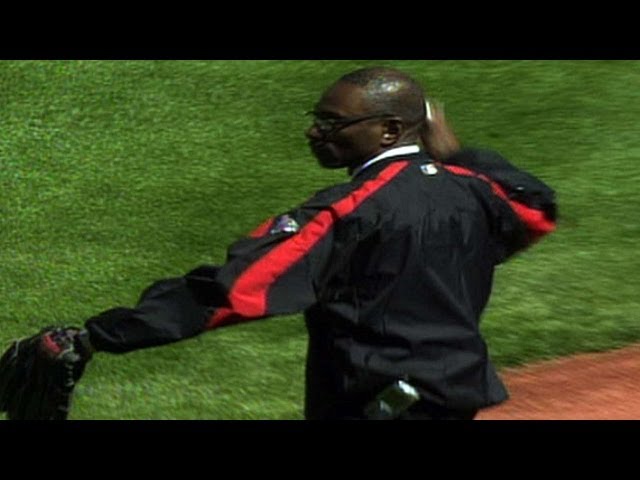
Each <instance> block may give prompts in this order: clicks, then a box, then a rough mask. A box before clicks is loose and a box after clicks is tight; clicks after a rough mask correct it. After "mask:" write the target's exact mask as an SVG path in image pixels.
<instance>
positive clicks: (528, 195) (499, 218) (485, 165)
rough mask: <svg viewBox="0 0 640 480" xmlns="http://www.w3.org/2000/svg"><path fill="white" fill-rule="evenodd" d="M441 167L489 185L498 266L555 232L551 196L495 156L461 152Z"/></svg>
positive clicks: (547, 189)
mask: <svg viewBox="0 0 640 480" xmlns="http://www.w3.org/2000/svg"><path fill="white" fill-rule="evenodd" d="M443 163H444V166H445V168H447V169H448V170H450V171H452V172H453V173H458V174H463V175H472V176H476V177H477V178H479V179H481V180H483V181H485V182H486V183H488V184H489V185H490V187H491V189H492V191H493V194H494V199H493V200H494V202H493V203H494V206H493V211H494V213H495V215H494V216H495V220H496V222H495V228H494V230H495V234H496V239H497V242H498V243H499V246H500V247H501V248H500V250H501V252H500V254H499V262H500V261H504V260H505V259H507V258H509V257H510V256H511V255H513V254H515V253H517V252H519V251H521V250H523V249H525V248H527V247H529V246H530V245H532V244H533V243H535V242H537V241H538V240H539V239H541V238H542V237H544V236H545V235H548V234H549V233H551V232H553V231H554V230H555V229H556V220H557V206H556V198H555V192H554V191H553V190H552V189H551V188H550V187H549V186H548V185H546V184H545V183H544V182H542V181H541V180H540V179H538V178H536V177H534V176H533V175H531V174H530V173H527V172H525V171H523V170H521V169H518V168H516V167H515V166H514V165H512V164H511V163H509V161H508V160H506V159H505V158H504V157H502V156H501V155H499V154H498V153H496V152H493V151H490V150H473V149H463V150H461V151H460V152H458V153H456V154H454V155H452V156H451V157H449V158H448V159H446V161H445V162H443Z"/></svg>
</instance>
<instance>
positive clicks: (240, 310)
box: [208, 161, 409, 328]
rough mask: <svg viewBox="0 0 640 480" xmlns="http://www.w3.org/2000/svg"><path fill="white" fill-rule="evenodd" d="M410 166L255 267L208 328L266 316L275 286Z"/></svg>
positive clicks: (394, 169) (379, 180)
mask: <svg viewBox="0 0 640 480" xmlns="http://www.w3.org/2000/svg"><path fill="white" fill-rule="evenodd" d="M408 165H409V162H406V161H403V162H394V163H392V164H391V165H389V166H388V167H387V168H385V169H384V170H383V171H382V172H381V173H380V174H379V175H378V176H377V177H376V178H374V179H372V180H368V181H366V182H364V183H363V184H362V185H361V186H360V187H359V188H358V189H357V190H354V191H353V192H351V193H350V194H349V195H347V196H346V197H345V198H343V199H341V200H339V201H337V202H336V203H334V204H333V205H331V206H330V207H329V208H328V209H325V210H323V211H321V212H320V213H318V214H317V215H316V216H315V217H314V218H313V219H312V220H311V221H309V223H307V224H306V225H305V226H304V227H303V228H302V229H301V230H300V231H299V232H298V233H297V234H296V235H293V236H292V237H290V238H288V239H287V240H285V241H283V242H282V243H281V244H279V245H278V246H277V247H275V248H274V249H272V250H270V251H269V252H268V253H267V254H266V255H264V256H263V257H261V258H260V259H258V260H257V261H256V262H254V263H253V264H251V265H250V266H249V267H248V268H247V269H246V270H245V271H244V272H243V273H242V274H241V275H240V276H239V277H238V279H237V280H236V282H235V283H234V284H233V286H232V287H231V289H230V291H229V294H228V300H229V302H230V304H231V308H220V309H218V310H217V311H216V312H215V314H214V315H213V316H212V317H211V319H210V321H209V324H208V328H215V327H219V326H222V325H226V324H229V323H236V322H238V321H242V320H245V319H248V318H249V319H250V318H260V317H263V316H265V315H266V314H267V296H268V294H269V288H270V287H271V285H273V284H274V283H275V282H276V281H277V280H278V278H279V277H280V276H281V275H283V274H284V273H285V272H286V271H287V270H288V269H289V268H291V267H292V266H293V265H294V264H295V263H296V262H298V261H299V260H300V259H302V258H303V257H304V256H305V255H306V254H307V253H308V252H309V251H310V250H311V249H312V248H313V247H314V246H315V245H316V244H317V243H318V242H319V241H320V240H322V238H324V237H325V235H326V234H327V233H328V232H329V231H330V230H331V228H332V227H333V225H334V224H335V222H336V221H337V220H339V219H341V218H344V217H346V216H347V215H349V214H350V213H352V212H353V211H354V210H355V209H357V208H358V207H359V206H360V205H361V204H362V203H363V202H364V201H365V200H367V198H369V197H370V196H371V195H373V194H374V193H376V192H377V191H378V190H380V189H381V188H382V187H384V186H385V185H386V184H387V183H389V182H390V181H391V180H392V179H393V178H394V177H395V176H397V175H398V174H399V173H400V172H401V171H402V170H404V169H405V168H406V167H407V166H408ZM260 233H262V232H260Z"/></svg>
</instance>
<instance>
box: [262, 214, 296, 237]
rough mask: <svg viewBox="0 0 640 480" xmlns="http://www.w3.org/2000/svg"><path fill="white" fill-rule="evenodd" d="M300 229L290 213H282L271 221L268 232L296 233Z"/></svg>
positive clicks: (272, 233)
mask: <svg viewBox="0 0 640 480" xmlns="http://www.w3.org/2000/svg"><path fill="white" fill-rule="evenodd" d="M299 230H300V225H298V222H296V221H295V220H294V219H293V217H292V216H291V215H282V216H280V217H278V218H276V219H275V220H274V221H273V226H272V227H271V230H269V233H270V234H271V235H275V234H276V233H296V232H298V231H299Z"/></svg>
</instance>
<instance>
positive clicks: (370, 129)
mask: <svg viewBox="0 0 640 480" xmlns="http://www.w3.org/2000/svg"><path fill="white" fill-rule="evenodd" d="M381 113H383V112H376V111H373V110H372V109H371V107H370V106H369V105H368V103H367V101H366V98H365V95H364V91H363V89H362V88H361V87H359V86H357V85H353V84H350V83H337V84H335V85H334V86H333V87H331V88H330V89H329V90H327V91H326V92H325V93H324V95H323V96H322V98H321V99H320V101H319V102H318V104H317V105H316V108H315V109H314V111H313V115H314V123H313V125H311V127H310V128H309V129H308V130H307V132H306V135H307V138H308V139H309V146H310V148H311V151H312V152H313V154H314V155H315V156H316V158H317V159H318V162H319V163H320V165H322V166H323V167H325V168H344V167H354V166H357V165H359V164H361V163H362V162H364V161H365V160H367V159H369V158H371V157H373V156H375V155H376V154H378V153H379V152H380V150H381V149H380V138H381V136H382V133H383V121H382V118H384V116H385V115H381Z"/></svg>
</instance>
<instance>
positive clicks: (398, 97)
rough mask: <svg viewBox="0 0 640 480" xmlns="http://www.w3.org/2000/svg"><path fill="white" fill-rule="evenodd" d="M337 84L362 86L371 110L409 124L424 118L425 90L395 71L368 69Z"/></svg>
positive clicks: (406, 76) (343, 78) (347, 75)
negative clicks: (388, 114) (395, 117)
mask: <svg viewBox="0 0 640 480" xmlns="http://www.w3.org/2000/svg"><path fill="white" fill-rule="evenodd" d="M338 82H346V83H351V84H353V85H358V86H360V87H362V88H363V89H364V91H365V93H366V96H367V97H368V100H369V102H370V105H371V109H372V111H382V112H384V113H390V114H393V115H398V116H399V117H401V118H403V119H404V120H405V121H406V122H408V123H417V122H419V121H421V120H422V119H424V115H425V107H424V91H423V88H422V86H421V85H420V84H418V82H416V81H415V80H414V79H413V78H411V77H410V76H409V75H407V74H406V73H404V72H401V71H399V70H396V69H393V68H385V67H368V68H361V69H359V70H355V71H353V72H351V73H347V74H346V75H344V76H342V77H341V78H340V79H339V80H338Z"/></svg>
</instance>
